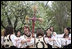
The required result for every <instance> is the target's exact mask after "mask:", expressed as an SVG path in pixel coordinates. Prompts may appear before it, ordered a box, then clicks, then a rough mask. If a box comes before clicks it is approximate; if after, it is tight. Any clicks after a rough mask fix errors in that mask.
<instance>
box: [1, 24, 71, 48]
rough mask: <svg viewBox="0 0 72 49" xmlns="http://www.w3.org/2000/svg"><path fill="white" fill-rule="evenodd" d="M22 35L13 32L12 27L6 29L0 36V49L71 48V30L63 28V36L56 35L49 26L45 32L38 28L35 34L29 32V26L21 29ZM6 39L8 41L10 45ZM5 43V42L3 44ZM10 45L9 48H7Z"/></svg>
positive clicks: (18, 32)
mask: <svg viewBox="0 0 72 49" xmlns="http://www.w3.org/2000/svg"><path fill="white" fill-rule="evenodd" d="M23 30H24V33H23V34H22V35H21V32H20V30H18V31H17V33H14V32H13V28H12V27H7V29H6V30H3V31H2V33H4V35H1V48H13V47H14V48H71V28H70V27H67V28H64V33H63V34H57V33H56V32H55V31H54V27H53V26H51V27H50V28H48V29H47V30H45V32H44V30H43V29H42V28H38V29H37V30H36V33H34V34H33V36H34V37H32V33H31V31H30V28H29V26H27V25H25V26H24V27H23ZM6 39H9V40H10V41H11V43H10V42H9V41H8V40H7V41H8V42H9V44H7V43H8V42H7V41H6ZM5 41H6V42H5ZM9 45H11V46H9Z"/></svg>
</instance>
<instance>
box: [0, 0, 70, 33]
mask: <svg viewBox="0 0 72 49" xmlns="http://www.w3.org/2000/svg"><path fill="white" fill-rule="evenodd" d="M48 3H49V1H45V3H44V1H41V2H40V1H35V2H34V1H32V2H30V1H1V24H2V25H1V29H3V28H5V27H6V26H7V25H12V27H13V28H14V31H17V30H21V31H22V32H23V27H24V25H25V17H26V15H28V16H29V17H30V18H32V17H33V14H34V11H33V8H32V6H33V5H37V7H38V8H37V12H36V17H37V18H43V19H44V21H43V22H40V21H36V22H35V23H36V24H35V31H36V29H37V28H43V29H44V30H46V29H47V28H49V27H50V26H54V28H55V29H54V30H55V31H56V32H57V33H62V32H63V29H64V27H71V1H53V2H52V5H51V7H50V6H49V5H48ZM29 26H30V29H31V30H32V21H29Z"/></svg>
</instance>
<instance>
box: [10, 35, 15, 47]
mask: <svg viewBox="0 0 72 49" xmlns="http://www.w3.org/2000/svg"><path fill="white" fill-rule="evenodd" d="M10 39H11V41H12V43H13V45H14V46H16V42H15V39H16V36H15V34H12V35H11V36H10Z"/></svg>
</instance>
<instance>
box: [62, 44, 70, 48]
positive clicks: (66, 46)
mask: <svg viewBox="0 0 72 49" xmlns="http://www.w3.org/2000/svg"><path fill="white" fill-rule="evenodd" d="M63 48H71V44H69V45H65V46H64V47H63Z"/></svg>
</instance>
